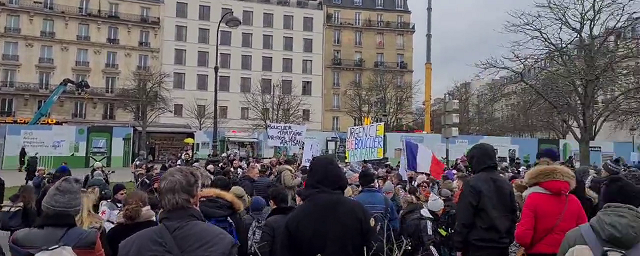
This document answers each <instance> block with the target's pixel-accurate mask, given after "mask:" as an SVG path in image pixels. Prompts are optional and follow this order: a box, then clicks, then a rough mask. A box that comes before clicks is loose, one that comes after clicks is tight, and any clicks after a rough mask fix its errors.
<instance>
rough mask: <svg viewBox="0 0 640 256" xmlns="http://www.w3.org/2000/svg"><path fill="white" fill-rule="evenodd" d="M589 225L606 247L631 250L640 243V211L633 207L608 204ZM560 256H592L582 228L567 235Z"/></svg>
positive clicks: (561, 246)
mask: <svg viewBox="0 0 640 256" xmlns="http://www.w3.org/2000/svg"><path fill="white" fill-rule="evenodd" d="M589 225H591V228H592V229H593V232H594V233H595V234H596V236H597V237H598V238H599V240H600V243H601V245H602V246H604V247H608V248H618V249H621V250H629V249H631V248H632V247H633V246H634V245H636V244H638V243H640V209H638V208H635V207H633V206H631V205H625V204H616V203H610V204H606V205H605V206H604V208H602V210H600V212H598V214H597V215H596V216H595V217H593V219H591V221H589ZM558 255H568V256H582V255H592V254H591V250H590V249H589V247H588V245H587V241H586V240H585V239H584V237H583V236H582V233H581V232H580V228H574V229H572V230H571V231H569V232H568V233H567V234H566V235H565V237H564V239H563V240H562V245H560V250H559V251H558Z"/></svg>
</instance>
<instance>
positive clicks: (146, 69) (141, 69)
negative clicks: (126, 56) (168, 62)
mask: <svg viewBox="0 0 640 256" xmlns="http://www.w3.org/2000/svg"><path fill="white" fill-rule="evenodd" d="M136 70H137V71H147V72H148V71H149V70H151V67H149V66H146V65H138V66H137V67H136Z"/></svg>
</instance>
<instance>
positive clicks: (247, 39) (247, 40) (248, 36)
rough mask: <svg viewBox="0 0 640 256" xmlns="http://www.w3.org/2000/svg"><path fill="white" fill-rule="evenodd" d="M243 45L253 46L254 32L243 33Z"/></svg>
mask: <svg viewBox="0 0 640 256" xmlns="http://www.w3.org/2000/svg"><path fill="white" fill-rule="evenodd" d="M242 47H247V48H251V47H253V34H252V33H242Z"/></svg>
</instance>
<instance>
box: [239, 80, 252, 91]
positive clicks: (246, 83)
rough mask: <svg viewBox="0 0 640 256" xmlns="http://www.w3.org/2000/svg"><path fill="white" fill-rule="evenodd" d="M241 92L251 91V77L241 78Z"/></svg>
mask: <svg viewBox="0 0 640 256" xmlns="http://www.w3.org/2000/svg"><path fill="white" fill-rule="evenodd" d="M240 92H251V77H241V78H240Z"/></svg>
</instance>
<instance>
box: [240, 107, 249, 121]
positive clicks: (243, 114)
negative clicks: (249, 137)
mask: <svg viewBox="0 0 640 256" xmlns="http://www.w3.org/2000/svg"><path fill="white" fill-rule="evenodd" d="M240 119H242V120H248V119H249V108H248V107H240Z"/></svg>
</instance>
